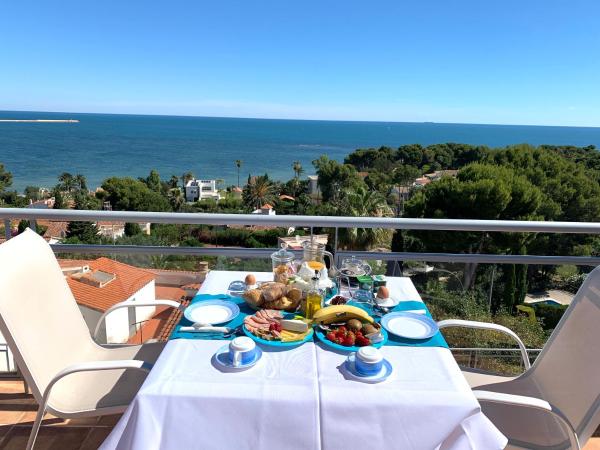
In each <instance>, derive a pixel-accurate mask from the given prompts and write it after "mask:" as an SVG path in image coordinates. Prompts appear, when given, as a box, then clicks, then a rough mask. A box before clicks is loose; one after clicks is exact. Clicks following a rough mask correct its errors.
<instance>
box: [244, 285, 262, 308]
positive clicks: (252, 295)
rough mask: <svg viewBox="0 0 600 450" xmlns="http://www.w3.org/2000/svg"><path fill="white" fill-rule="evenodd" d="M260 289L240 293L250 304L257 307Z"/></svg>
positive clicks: (259, 302)
mask: <svg viewBox="0 0 600 450" xmlns="http://www.w3.org/2000/svg"><path fill="white" fill-rule="evenodd" d="M261 294H262V291H261V290H260V289H251V290H249V291H246V292H244V294H243V295H242V296H243V297H244V300H246V302H247V303H248V304H250V305H252V306H255V307H259V306H260V305H261V303H262V295H261Z"/></svg>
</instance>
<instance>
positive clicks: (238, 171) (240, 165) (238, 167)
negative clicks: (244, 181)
mask: <svg viewBox="0 0 600 450" xmlns="http://www.w3.org/2000/svg"><path fill="white" fill-rule="evenodd" d="M242 162H243V161H242V160H241V159H236V160H235V167H237V185H238V186H239V185H240V169H241V168H242Z"/></svg>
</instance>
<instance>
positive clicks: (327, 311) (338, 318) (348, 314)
mask: <svg viewBox="0 0 600 450" xmlns="http://www.w3.org/2000/svg"><path fill="white" fill-rule="evenodd" d="M350 319H358V320H360V321H361V322H368V323H373V318H372V317H371V316H369V314H368V313H367V312H366V311H365V310H364V309H360V308H357V307H356V306H351V305H333V306H326V307H325V308H321V309H319V310H318V311H317V312H315V314H314V316H313V321H314V322H315V323H322V324H325V325H327V324H330V323H334V322H345V321H346V320H350Z"/></svg>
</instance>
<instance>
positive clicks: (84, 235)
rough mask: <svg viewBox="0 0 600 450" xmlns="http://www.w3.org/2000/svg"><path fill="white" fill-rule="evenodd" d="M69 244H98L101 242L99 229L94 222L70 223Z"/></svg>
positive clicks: (68, 226)
mask: <svg viewBox="0 0 600 450" xmlns="http://www.w3.org/2000/svg"><path fill="white" fill-rule="evenodd" d="M67 242H71V243H75V242H81V243H84V244H97V243H99V242H100V236H99V235H98V228H97V227H96V225H95V224H94V223H92V222H79V221H75V222H69V224H68V225H67Z"/></svg>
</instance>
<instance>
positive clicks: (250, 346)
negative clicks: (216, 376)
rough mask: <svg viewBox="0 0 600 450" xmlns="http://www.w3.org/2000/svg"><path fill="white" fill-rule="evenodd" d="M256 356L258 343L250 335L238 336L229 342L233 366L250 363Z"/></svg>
mask: <svg viewBox="0 0 600 450" xmlns="http://www.w3.org/2000/svg"><path fill="white" fill-rule="evenodd" d="M255 357H256V344H255V343H254V341H253V340H252V339H250V338H249V337H246V336H241V337H236V338H235V339H233V340H232V341H231V342H230V343H229V360H230V361H231V364H232V365H233V367H239V366H244V365H246V364H249V363H251V362H252V361H254V358H255Z"/></svg>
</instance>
